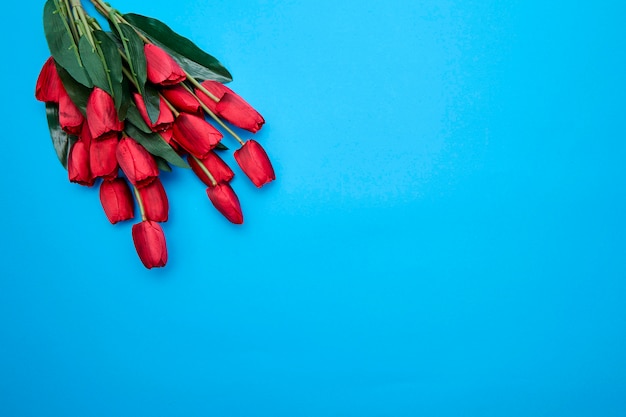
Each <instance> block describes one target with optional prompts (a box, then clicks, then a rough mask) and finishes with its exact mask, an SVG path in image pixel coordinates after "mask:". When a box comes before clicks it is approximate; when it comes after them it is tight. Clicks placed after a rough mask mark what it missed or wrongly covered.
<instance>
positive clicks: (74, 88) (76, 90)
mask: <svg viewBox="0 0 626 417" xmlns="http://www.w3.org/2000/svg"><path fill="white" fill-rule="evenodd" d="M57 72H58V73H59V78H61V82H62V83H63V87H65V91H67V94H68V95H69V96H70V98H71V99H72V102H74V104H75V105H76V107H78V109H79V110H80V111H81V112H82V113H83V115H86V114H87V100H89V95H90V94H91V89H89V88H87V87H85V86H84V85H82V84H80V83H79V82H78V81H76V80H75V79H74V78H72V76H71V75H70V74H69V72H67V71H66V70H65V69H64V68H63V67H61V66H59V65H57Z"/></svg>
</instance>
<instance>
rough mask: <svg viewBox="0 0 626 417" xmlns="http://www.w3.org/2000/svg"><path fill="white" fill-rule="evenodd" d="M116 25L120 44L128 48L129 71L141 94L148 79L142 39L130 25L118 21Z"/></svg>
mask: <svg viewBox="0 0 626 417" xmlns="http://www.w3.org/2000/svg"><path fill="white" fill-rule="evenodd" d="M117 27H118V28H119V30H120V31H121V33H119V36H120V37H121V38H123V42H122V44H123V45H124V48H125V49H126V48H128V53H127V55H130V56H128V59H129V65H130V70H131V73H132V74H133V76H134V77H135V79H136V81H137V83H138V84H139V92H140V93H141V95H143V93H144V88H145V85H146V80H147V79H148V75H147V73H146V55H145V54H144V52H143V45H144V44H143V41H142V40H141V38H140V37H139V35H137V32H135V29H133V28H132V27H130V26H128V25H126V24H123V23H120V24H119V25H118V26H117Z"/></svg>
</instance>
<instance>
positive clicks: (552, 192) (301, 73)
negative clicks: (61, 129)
mask: <svg viewBox="0 0 626 417" xmlns="http://www.w3.org/2000/svg"><path fill="white" fill-rule="evenodd" d="M22 3H24V2H22ZM235 3H236V4H235ZM235 3H232V2H231V3H229V2H222V3H219V2H217V3H215V2H211V3H203V2H178V3H172V2H171V1H165V0H157V1H151V2H146V1H134V2H133V1H122V0H119V1H116V2H114V4H113V5H114V6H116V7H118V8H119V9H120V10H122V11H123V12H130V11H132V12H137V13H142V14H146V15H150V16H154V17H157V18H160V19H162V20H163V21H165V22H167V23H168V24H169V25H170V26H171V27H172V28H174V29H175V30H177V31H179V32H180V33H181V34H183V35H185V36H188V37H189V38H191V39H193V40H194V41H195V42H196V43H197V44H198V45H200V46H201V47H203V48H204V49H206V50H207V51H209V52H210V53H212V54H214V55H215V56H217V57H218V58H219V59H220V60H221V61H222V62H223V63H224V64H225V65H226V66H227V67H228V68H229V69H230V70H231V72H232V73H233V75H234V78H235V81H234V82H233V83H232V84H231V87H232V88H234V89H236V90H237V91H238V92H240V93H241V94H242V95H243V96H244V97H245V98H246V99H247V100H248V101H250V102H251V103H252V104H253V105H255V106H256V107H257V108H258V109H259V110H260V111H261V113H262V114H263V115H264V116H265V118H266V120H267V121H268V122H267V125H266V126H265V127H264V129H263V130H262V131H261V132H259V133H258V134H257V135H256V138H257V140H259V141H260V142H261V143H263V145H264V146H265V148H266V149H267V151H268V153H269V154H270V156H271V157H272V159H273V161H274V163H275V168H276V172H277V175H278V180H277V181H276V182H275V183H273V184H271V185H269V186H268V187H266V188H263V189H262V190H257V189H256V188H254V187H253V186H252V185H251V184H250V183H249V182H247V181H246V180H245V178H244V177H243V175H242V174H241V173H238V174H237V178H236V179H235V181H234V183H233V186H234V188H235V189H236V191H237V193H238V194H239V196H240V199H241V202H242V206H243V209H244V216H245V219H246V222H245V224H244V225H243V226H242V227H236V226H233V225H231V224H228V223H227V222H226V221H225V220H224V219H222V218H221V216H220V215H219V214H218V213H217V212H215V210H213V208H212V207H211V205H210V203H209V202H208V200H207V198H206V194H205V191H204V186H202V185H201V183H200V182H199V181H198V180H197V179H195V178H194V177H193V175H192V174H191V173H190V172H188V171H183V170H177V171H175V172H173V173H171V174H166V175H164V178H163V180H164V184H165V187H166V189H167V191H168V195H169V199H170V205H171V212H170V221H169V222H168V223H166V224H165V225H164V230H165V233H166V235H167V239H168V248H169V253H170V261H169V264H168V266H167V268H165V269H162V270H152V271H147V270H144V269H143V267H142V266H141V263H140V262H139V260H138V258H137V256H136V254H135V251H134V248H133V244H132V240H131V235H130V227H131V225H130V224H119V225H115V226H111V225H110V224H109V223H108V222H107V221H106V219H105V217H104V214H103V213H102V210H101V208H100V203H99V200H98V192H97V189H95V188H94V189H86V188H84V187H79V186H77V185H75V184H70V183H68V182H67V180H66V173H65V172H64V171H63V169H62V167H61V166H60V165H59V163H58V162H57V161H56V158H55V156H54V153H53V150H52V146H51V145H50V143H49V138H48V132H47V126H46V121H45V115H44V109H43V105H42V104H41V103H38V102H36V101H35V100H34V98H33V91H34V83H35V80H36V77H37V74H38V72H39V69H40V67H41V65H42V64H43V62H44V61H45V59H46V58H47V56H48V51H47V46H46V43H45V40H44V36H43V30H42V27H41V19H40V12H39V10H40V8H41V7H43V6H42V4H40V2H35V1H32V0H28V1H27V2H26V5H24V4H22V6H21V7H22V8H24V9H25V10H28V12H27V13H26V12H22V18H20V19H14V20H10V21H5V25H4V26H3V29H2V30H4V31H5V32H4V34H3V35H4V36H3V38H4V39H5V42H7V43H10V46H9V48H10V53H9V54H8V55H9V56H10V57H11V62H13V63H15V65H17V67H16V66H15V65H7V63H5V65H3V66H2V67H1V71H2V79H3V80H4V81H5V82H4V89H5V94H4V100H3V114H4V115H5V133H4V141H3V143H4V145H3V149H4V155H5V158H4V175H3V176H2V177H0V187H1V188H0V189H1V190H2V195H3V196H4V197H3V204H2V206H1V208H0V211H1V214H2V219H4V225H3V232H2V236H3V239H2V250H1V251H0V253H1V254H2V255H1V260H2V273H1V276H2V278H0V415H2V416H114V415H115V416H126V415H128V416H183V415H184V416H229V417H230V416H247V417H251V416H273V417H277V416H355V417H356V416H359V417H363V416H371V417H382V416H416V415H425V416H603V417H609V416H624V415H626V400H625V398H626V358H625V355H624V351H625V348H626V343H625V342H626V340H625V331H626V307H625V305H626V304H625V302H624V300H625V299H626V282H625V280H624V278H625V277H626V265H625V259H626V258H625V255H626V253H625V251H626V242H625V239H626V237H625V233H624V232H625V231H626V229H625V225H626V224H625V221H624V213H625V211H626V204H625V203H626V199H625V197H626V191H625V187H624V179H625V178H626V177H625V172H624V169H625V164H624V160H625V159H626V145H625V143H626V142H625V141H624V138H625V129H624V123H623V119H624V110H625V109H626V106H625V104H626V103H625V98H624V97H626V88H625V87H626V84H625V81H624V74H625V73H626V72H625V70H626V65H625V64H626V60H625V58H626V57H625V54H626V48H625V46H626V45H625V43H624V39H626V36H625V35H626V33H625V29H624V28H625V27H626V25H625V22H624V18H623V16H624V7H623V5H622V3H618V2H610V1H609V2H595V3H586V4H579V5H576V6H574V5H571V4H570V3H565V2H552V4H544V3H539V2H520V1H506V2H496V1H484V2H473V1H470V2H459V1H426V2H417V3H416V2H409V1H392V2H388V3H387V4H386V5H382V4H379V3H377V2H365V3H363V2H358V3H357V2H343V3H338V2H330V1H321V2H319V1H318V2H299V3H298V2H288V1H277V2H265V1H239V2H235ZM8 7H9V10H8V13H9V14H11V15H14V14H15V13H17V10H12V8H16V7H17V5H15V4H11V5H9V6H8ZM24 9H23V10H24ZM16 39H19V40H20V41H19V42H18V41H16ZM16 76H19V80H18V81H19V82H18V81H16ZM226 141H227V139H226ZM227 144H228V145H229V146H231V147H233V148H234V147H235V143H234V141H231V142H227ZM227 159H228V160H229V161H232V156H228V157H227Z"/></svg>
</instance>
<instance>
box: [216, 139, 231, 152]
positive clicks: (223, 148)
mask: <svg viewBox="0 0 626 417" xmlns="http://www.w3.org/2000/svg"><path fill="white" fill-rule="evenodd" d="M213 149H215V150H216V151H227V150H228V146H226V145H224V144H223V143H222V141H219V142H217V145H216V146H215V148H213Z"/></svg>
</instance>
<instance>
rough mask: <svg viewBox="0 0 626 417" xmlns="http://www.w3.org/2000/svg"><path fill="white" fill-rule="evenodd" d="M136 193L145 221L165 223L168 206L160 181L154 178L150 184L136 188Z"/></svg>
mask: <svg viewBox="0 0 626 417" xmlns="http://www.w3.org/2000/svg"><path fill="white" fill-rule="evenodd" d="M138 191H139V198H140V199H141V204H142V205H143V210H144V215H145V217H146V220H152V221H153V222H166V221H167V212H168V210H169V204H168V201H167V194H165V189H164V188H163V184H161V180H159V179H158V178H155V179H154V181H152V182H151V183H150V184H148V185H146V186H144V187H141V188H138Z"/></svg>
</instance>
